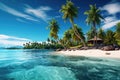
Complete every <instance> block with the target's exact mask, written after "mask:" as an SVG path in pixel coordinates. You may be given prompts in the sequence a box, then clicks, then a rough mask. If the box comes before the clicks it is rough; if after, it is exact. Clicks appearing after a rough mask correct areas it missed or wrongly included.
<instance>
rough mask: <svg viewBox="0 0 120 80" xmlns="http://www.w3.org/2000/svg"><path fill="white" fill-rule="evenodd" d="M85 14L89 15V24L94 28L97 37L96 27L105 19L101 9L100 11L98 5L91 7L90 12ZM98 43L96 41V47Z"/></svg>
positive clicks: (87, 20)
mask: <svg viewBox="0 0 120 80" xmlns="http://www.w3.org/2000/svg"><path fill="white" fill-rule="evenodd" d="M84 14H85V15H87V19H86V22H87V24H88V25H90V26H91V27H92V28H93V30H94V35H95V36H96V37H97V29H96V26H97V25H100V23H101V20H102V19H104V18H103V17H102V16H101V14H100V9H98V8H97V7H96V5H90V10H87V11H86V12H85V13H84ZM96 39H97V38H96ZM96 41H97V40H95V42H94V45H96Z"/></svg>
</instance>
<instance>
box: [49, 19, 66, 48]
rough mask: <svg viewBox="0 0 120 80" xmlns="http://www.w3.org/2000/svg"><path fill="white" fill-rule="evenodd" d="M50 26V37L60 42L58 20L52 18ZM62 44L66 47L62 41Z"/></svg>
mask: <svg viewBox="0 0 120 80" xmlns="http://www.w3.org/2000/svg"><path fill="white" fill-rule="evenodd" d="M48 28H49V29H50V37H51V38H53V39H54V40H56V42H60V41H59V39H58V32H59V29H60V28H59V25H58V22H57V21H56V20H55V19H52V20H51V21H50V22H49V26H48ZM53 39H52V40H53ZM60 44H61V45H62V46H63V47H64V45H63V44H62V43H60ZM64 48H65V47H64Z"/></svg>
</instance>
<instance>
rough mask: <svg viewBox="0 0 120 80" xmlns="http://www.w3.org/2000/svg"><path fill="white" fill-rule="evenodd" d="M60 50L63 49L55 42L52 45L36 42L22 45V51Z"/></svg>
mask: <svg viewBox="0 0 120 80" xmlns="http://www.w3.org/2000/svg"><path fill="white" fill-rule="evenodd" d="M58 48H61V49H63V46H61V45H60V44H57V43H56V42H53V43H46V42H42V43H38V42H32V43H30V42H29V43H26V44H24V49H58Z"/></svg>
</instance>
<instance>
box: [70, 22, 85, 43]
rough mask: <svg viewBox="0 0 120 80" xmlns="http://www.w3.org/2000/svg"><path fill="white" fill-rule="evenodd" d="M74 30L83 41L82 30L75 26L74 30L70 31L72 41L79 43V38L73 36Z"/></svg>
mask: <svg viewBox="0 0 120 80" xmlns="http://www.w3.org/2000/svg"><path fill="white" fill-rule="evenodd" d="M74 30H76V31H77V32H78V33H79V36H81V38H82V39H83V40H84V41H85V37H84V34H83V32H82V29H81V28H80V27H78V25H77V24H74V29H71V37H72V39H73V40H74V41H79V38H78V37H77V36H76V35H75V33H74Z"/></svg>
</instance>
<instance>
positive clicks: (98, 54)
mask: <svg viewBox="0 0 120 80" xmlns="http://www.w3.org/2000/svg"><path fill="white" fill-rule="evenodd" d="M53 55H64V56H84V57H95V58H117V59H120V50H113V51H102V50H99V49H89V50H75V51H73V50H72V51H68V50H67V51H56V52H54V53H53Z"/></svg>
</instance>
